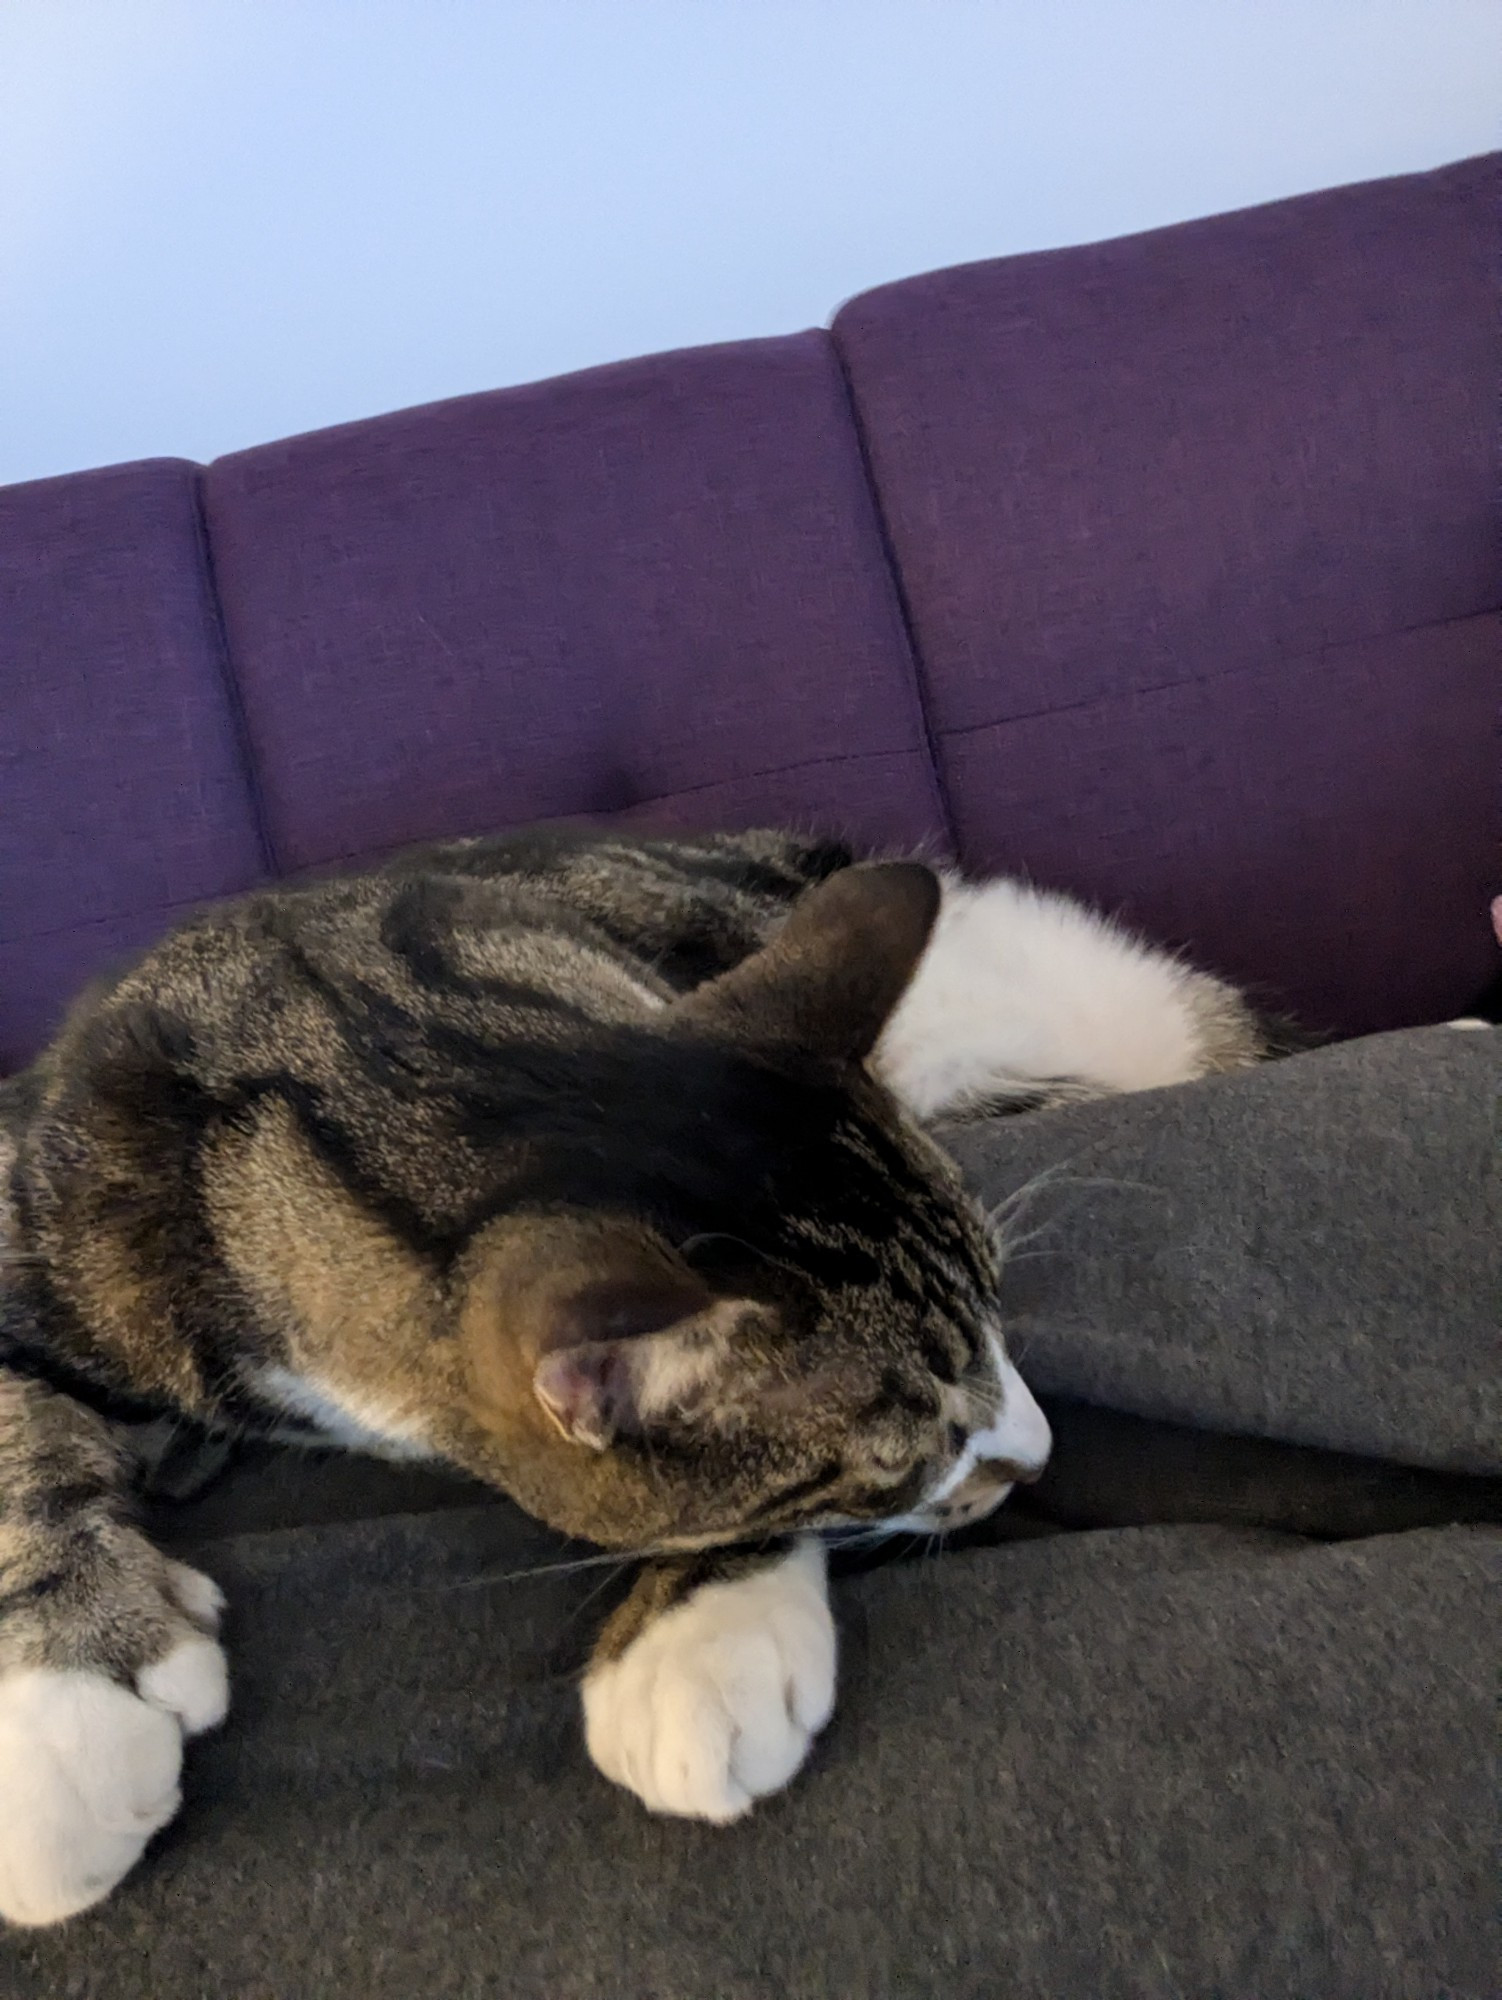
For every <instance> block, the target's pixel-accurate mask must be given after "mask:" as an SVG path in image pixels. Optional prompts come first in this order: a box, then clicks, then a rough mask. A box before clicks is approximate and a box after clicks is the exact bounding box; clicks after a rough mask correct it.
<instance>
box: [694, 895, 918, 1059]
mask: <svg viewBox="0 0 1502 2000" xmlns="http://www.w3.org/2000/svg"><path fill="white" fill-rule="evenodd" d="M938 914H939V884H938V879H937V877H936V876H935V875H934V873H933V871H932V869H929V868H925V867H923V866H922V865H921V863H919V862H915V861H900V862H899V861H892V862H867V863H863V864H861V865H859V866H857V867H854V868H844V869H841V870H840V872H839V873H838V874H836V875H831V876H830V877H829V878H828V880H827V881H824V882H821V883H819V884H818V886H817V887H816V888H812V889H809V890H808V891H807V892H806V893H805V894H804V895H803V896H802V897H800V898H799V900H798V902H796V903H795V904H794V905H793V909H792V912H791V914H790V915H789V916H788V918H787V921H786V922H785V923H784V924H783V926H782V929H781V930H780V931H778V933H777V935H776V936H775V937H774V938H773V939H772V941H771V943H770V944H767V945H765V946H763V948H762V949H761V950H760V951H758V952H753V954H752V955H751V957H750V958H748V959H745V960H743V961H742V963H741V964H739V965H738V966H736V967H735V968H734V970H733V971H730V972H727V973H723V974H722V975H721V976H720V977H719V978H718V979H712V980H710V981H708V982H707V983H706V984H705V985H703V986H700V987H696V988H695V990H694V991H693V992H692V993H690V994H689V995H687V997H686V998H684V999H683V1000H681V1001H680V1002H679V1003H678V1005H677V1006H676V1008H675V1009H674V1010H673V1013H674V1017H675V1018H676V1019H677V1020H678V1021H681V1022H684V1023H689V1024H694V1025H702V1026H704V1027H707V1028H710V1029H712V1030H714V1031H715V1032H718V1033H723V1034H729V1035H732V1036H734V1037H735V1038H736V1039H737V1040H744V1041H747V1042H750V1043H753V1044H761V1045H771V1046H782V1047H792V1048H798V1049H802V1050H806V1051H807V1052H808V1053H810V1054H813V1055H820V1056H827V1057H831V1058H835V1059H842V1060H846V1061H851V1062H860V1061H862V1060H863V1059H864V1058H865V1057H866V1056H868V1055H869V1054H870V1052H871V1050H872V1049H873V1048H874V1047H875V1045H876V1041H877V1038H878V1036H879V1035H880V1034H881V1031H882V1029H883V1028H884V1027H885V1026H886V1023H887V1019H888V1016H889V1015H890V1014H891V1012H892V1010H893V1008H894V1007H895V1006H896V1005H897V1002H898V1001H899V1000H900V999H901V998H902V995H903V992H904V990H905V989H906V987H907V984H908V981H909V980H910V979H911V978H912V976H913V973H914V972H915V971H916V970H917V966H918V961H919V959H920V958H921V957H922V956H923V951H924V948H925V946H926V945H927V943H928V940H929V936H930V934H931V932H932V930H933V927H934V922H935V920H936V919H937V917H938Z"/></svg>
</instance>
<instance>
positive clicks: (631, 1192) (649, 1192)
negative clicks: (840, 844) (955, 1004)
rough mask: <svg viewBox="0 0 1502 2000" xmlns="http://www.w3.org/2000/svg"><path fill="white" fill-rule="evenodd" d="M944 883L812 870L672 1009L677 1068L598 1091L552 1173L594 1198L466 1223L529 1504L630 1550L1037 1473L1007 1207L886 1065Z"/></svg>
mask: <svg viewBox="0 0 1502 2000" xmlns="http://www.w3.org/2000/svg"><path fill="white" fill-rule="evenodd" d="M935 903H936V889H935V885H934V882H933V878H932V876H931V875H929V874H928V872H927V871H926V870H924V869H921V868H906V867H904V868H872V869H853V870H850V871H848V872H846V873H843V874H841V875H838V876H836V877H834V878H833V879H832V880H831V881H830V882H828V883H826V884H825V885H823V886H822V887H821V888H819V889H817V890H815V891H813V892H811V893H810V894H809V895H808V896H807V897H805V899H804V900H803V902H802V903H800V904H799V906H798V907H797V909H796V910H795V912H794V914H793V916H792V917H791V918H790V919H789V921H788V923H787V924H786V925H785V926H784V928H783V930H782V931H781V932H780V933H779V935H778V937H777V938H776V940H775V941H774V942H773V944H771V945H770V946H768V947H767V948H766V949H764V950H763V951H762V952H760V953H758V954H756V955H755V956H754V957H753V958H751V959H749V960H747V961H746V962H745V963H744V964H743V965H741V966H740V967H738V968H737V969H736V970H735V971H734V972H732V973H730V974H727V975H725V976H724V977H723V978H721V979H718V980H715V981H713V982H711V983H710V984H709V985H708V986H705V987H701V988H699V989H697V991H696V992H695V993H694V994H692V995H691V996H689V998H688V999H687V1000H684V1001H682V1002H680V1003H679V1004H678V1005H677V1006H675V1007H673V1008H671V1009H669V1010H668V1012H667V1014H666V1015H665V1016H664V1019H663V1022H662V1026H661V1040H662V1042H663V1046H664V1048H665V1050H666V1051H667V1055H668V1059H667V1060H666V1061H664V1062H663V1064H662V1065H661V1066H660V1070H658V1069H655V1068H654V1069H653V1071H652V1074H654V1075H658V1074H660V1076H661V1078H662V1079H663V1081H662V1084H661V1087H659V1088H657V1089H655V1090H653V1091H652V1092H651V1093H650V1095H649V1096H646V1095H644V1094H643V1091H642V1079H641V1076H640V1075H639V1074H638V1073H636V1072H634V1071H633V1072H630V1073H627V1074H625V1075H624V1076H623V1079H622V1082H621V1086H620V1088H621V1092H622V1096H623V1101H622V1102H619V1103H617V1104H608V1103H606V1104H599V1105H597V1106H596V1109H597V1110H600V1111H603V1112H604V1113H605V1116H604V1118H603V1120H602V1121H601V1122H600V1124H599V1126H598V1127H597V1128H595V1129H594V1131H593V1132H592V1134H591V1137H590V1141H589V1146H588V1154H589V1157H588V1159H587V1161H586V1160H584V1159H583V1158H581V1159H580V1160H578V1161H577V1162H576V1163H575V1165H574V1166H573V1167H572V1168H568V1167H566V1166H565V1167H555V1181H556V1184H557V1185H558V1186H559V1187H576V1186H578V1185H579V1184H580V1183H581V1181H588V1182H589V1183H590V1185H591V1187H592V1189H593V1190H594V1191H595V1192H596V1196H597V1198H596V1200H595V1202H593V1203H592V1204H591V1206H590V1208H589V1209H588V1210H584V1209H582V1208H580V1207H578V1206H577V1205H574V1204H565V1203H562V1202H558V1203H554V1204H550V1205H549V1206H548V1207H547V1208H546V1209H544V1210H540V1211H537V1212H533V1213H526V1212H522V1213H516V1212H511V1213H508V1214H507V1215H506V1216H505V1217H504V1218H502V1219H501V1220H499V1221H497V1222H496V1223H494V1224H492V1225H491V1226H490V1228H489V1229H487V1230H486V1231H484V1232H482V1234H481V1236H480V1237H479V1238H477V1240H476V1241H475V1243H474V1244H473V1245H472V1246H471V1248H470V1251H469V1253H468V1256H467V1258H466V1261H465V1269H464V1272H463V1276H462V1283H463V1286H464V1306H463V1311H462V1329H463V1330H462V1342H463V1346H464V1351H465V1355H466V1364H467V1368H468V1372H469V1382H470V1387H471V1394H472V1398H473V1410H474V1413H475V1416H476V1420H477V1422H478V1423H479V1425H480V1426H481V1427H482V1428H483V1429H484V1430H485V1432H486V1433H487V1435H488V1436H489V1437H491V1438H493V1439H498V1440H501V1441H502V1442H503V1447H504V1450H505V1453H506V1460H507V1476H506V1483H507V1484H508V1485H509V1486H510V1487H511V1490H512V1491H513V1492H515V1493H516V1496H517V1497H518V1498H519V1499H520V1500H522V1502H523V1504H525V1505H527V1506H528V1507H530V1508H531V1509H532V1510H533V1511H534V1512H536V1513H538V1514H540V1515H542V1516H543V1517H544V1518H546V1519H548V1520H550V1521H551V1522H553V1523H554V1524H555V1525H557V1526H559V1527H562V1528H564V1529H566V1530H567V1531H569V1532H571V1533H574V1534H578V1535H582V1536H585V1537H587V1538H589V1539H591V1540H594V1541H597V1542H600V1543H604V1544H606V1545H613V1546H622V1547H624V1546H631V1547H645V1546H659V1547H660V1546H678V1547H692V1546H695V1545H698V1544H703V1543H707V1542H712V1541H718V1540H724V1539H727V1538H732V1537H736V1536H743V1535H747V1534H772V1533H777V1532H781V1531H784V1530H787V1529H790V1528H793V1527H799V1526H806V1525H817V1526H835V1525H842V1524H849V1523H876V1522H889V1523H892V1524H894V1525H901V1526H906V1527H916V1528H929V1527H931V1528H941V1527H953V1526H959V1525H963V1524H964V1523H966V1522H968V1521H972V1520H975V1519H978V1518H980V1517H981V1515H983V1514H985V1513H988V1512H990V1511H991V1509H992V1508H993V1507H994V1506H996V1505H997V1504H998V1503H999V1501H1000V1500H1001V1499H1003V1498H1004V1497H1005V1495H1006V1493H1007V1492H1008V1491H1009V1490H1010V1488H1011V1485H1012V1483H1013V1482H1014V1481H1016V1480H1017V1479H1026V1478H1032V1477H1035V1476H1036V1475H1037V1473H1038V1472H1039V1471H1040V1470H1041V1469H1042V1466H1043V1463H1044V1461H1045V1460H1046V1458H1047V1454H1048V1449H1049V1442H1050V1440H1049V1434H1048V1426H1047V1423H1046V1421H1045V1420H1044V1418H1043V1416H1042V1414H1041V1412H1040V1411H1039V1410H1038V1407H1037V1405H1036V1403H1035V1402H1034V1401H1033V1399H1032V1397H1031V1396H1030V1395H1029V1393H1028V1391H1027V1390H1026V1388H1025V1387H1024V1385H1023V1384H1022V1382H1021V1380H1020V1378H1019V1377H1018V1375H1017V1373H1016V1370H1015V1369H1014V1368H1012V1366H1011V1365H1010V1363H1009V1362H1008V1361H1007V1360H1006V1357H1005V1353H1004V1350H1003V1347H1002V1343H1001V1338H1000V1332H999V1327H998V1324H997V1318H996V1306H995V1298H996V1287H997V1278H998V1270H997V1260H996V1254H995V1250H994V1247H993V1244H992V1242H991V1239H990V1236H989V1233H988V1231H987V1229H986V1226H985V1223H984V1219H983V1218H982V1217H981V1215H980V1214H979V1212H978V1211H977V1209H976V1207H975V1205H974V1204H973V1203H972V1202H971V1201H970V1199H969V1198H968V1196H967V1195H966V1193H965V1191H964V1189H963V1187H962V1186H961V1184H960V1181H959V1178H958V1175H957V1174H956V1172H955V1169H954V1168H953V1166H952V1165H951V1164H950V1162H949V1161H948V1159H947V1158H946V1157H945V1156H944V1155H943V1154H942V1153H941V1152H940V1151H939V1150H938V1149H937V1148H936V1147H934V1146H933V1145H932V1144H931V1143H930V1142H929V1141H928V1140H927V1139H926V1137H924V1135H923V1134H921V1133H920V1132H918V1131H917V1130H916V1129H915V1128H913V1127H912V1126H911V1125H909V1124H908V1123H907V1121H906V1120H905V1119H904V1118H903V1117H902V1115H901V1114H900V1112H899V1111H898V1110H897V1107H896V1105H895V1103H894V1102H893V1101H892V1099H891V1098H890V1097H889V1096H888V1095H887V1093H886V1092H885V1091H883V1090H882V1089H880V1088H879V1087H878V1086H877V1085H876V1084H875V1083H874V1082H873V1081H872V1080H871V1078H870V1077H869V1076H868V1075H867V1073H866V1070H865V1068H864V1058H865V1056H866V1055H867V1054H868V1053H869V1050H870V1048H871V1047H872V1046H873V1045H874V1042H875V1040H876V1037H877V1035H878V1034H879V1033H880V1029H881V1027H882V1025H883V1023H884V1021H885V1019H886V1017H887V1014H888V1013H889V1012H890V1010H891V1008H892V1006H894V1005H895V1003H896V1001H897V999H898V998H899V997H900V994H901V992H902V989H903V986H904V985H905V983H906V980H907V978H908V977H909V976H910V974H911V971H912V968H913V966H914V965H915V964H916V962H917V958H918V956H919V955H920V954H921V951H922V949H923V945H924V943H925V942H926V939H927V936H928V931H929V928H930V926H931V924H932V921H933V915H934V908H935ZM669 1080H671V1085H670V1082H669ZM601 1131H604V1132H610V1133H616V1134H618V1135H619V1144H620V1153H619V1169H618V1173H617V1176H616V1180H615V1184H614V1185H613V1186H612V1184H611V1178H612V1177H611V1170H610V1165H609V1154H610V1151H611V1148H610V1147H608V1146H604V1145H603V1144H602V1141H601V1139H600V1136H599V1134H600V1132H601ZM644 1160H645V1161H650V1162H652V1163H655V1168H654V1171H651V1172H644V1169H643V1163H644Z"/></svg>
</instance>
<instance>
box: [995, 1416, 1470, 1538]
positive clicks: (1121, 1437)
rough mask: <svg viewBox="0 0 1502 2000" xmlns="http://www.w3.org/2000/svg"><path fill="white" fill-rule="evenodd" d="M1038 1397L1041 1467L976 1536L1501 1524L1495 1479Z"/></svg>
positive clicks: (1374, 1531) (1349, 1533) (1380, 1530)
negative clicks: (1050, 1441) (1149, 1527)
mask: <svg viewBox="0 0 1502 2000" xmlns="http://www.w3.org/2000/svg"><path fill="white" fill-rule="evenodd" d="M1043 1405H1044V1408H1045V1409H1046V1411H1047V1413H1048V1420H1049V1422H1050V1423H1051V1424H1052V1426H1053V1435H1054V1449H1053V1457H1052V1458H1051V1459H1050V1460H1049V1462H1048V1470H1047V1471H1046V1472H1045V1473H1044V1475H1043V1477H1042V1479H1041V1480H1040V1481H1039V1483H1038V1484H1037V1485H1036V1486H1032V1487H1028V1488H1026V1489H1020V1490H1019V1491H1018V1492H1017V1493H1016V1494H1014V1495H1013V1497H1012V1500H1011V1502H1010V1503H1009V1504H1008V1505H1007V1506H1006V1507H1004V1508H1002V1509H1001V1511H1000V1512H999V1513H997V1514H993V1515H992V1517H991V1519H990V1521H988V1522H985V1523H983V1524H982V1528H983V1530H984V1535H983V1538H984V1539H990V1538H992V1537H993V1536H994V1535H996V1534H997V1533H998V1532H1007V1533H1012V1532H1015V1531H1016V1529H1017V1526H1018V1524H1019V1522H1021V1521H1028V1522H1031V1523H1037V1524H1038V1525H1040V1526H1041V1525H1053V1526H1057V1527H1061V1528H1126V1527H1141V1526H1144V1525H1146V1524H1149V1523H1166V1522H1172V1521H1183V1522H1189V1521H1205V1522H1210V1521H1213V1522H1218V1523H1219V1524H1221V1525H1222V1526H1228V1527H1254V1528H1279V1529H1282V1530H1284V1531H1285V1532H1287V1533H1290V1534H1296V1535H1318V1536H1321V1537H1328V1538H1330V1539H1331V1540H1339V1541H1345V1540H1350V1539H1352V1538H1354V1537H1356V1536H1359V1535H1384V1534H1395V1533H1397V1532H1399V1531H1400V1530H1402V1529H1405V1528H1437V1527H1448V1526H1451V1525H1453V1524H1454V1523H1456V1522H1459V1521H1490V1522H1502V1478H1497V1477H1493V1478H1489V1479H1480V1478H1476V1477H1474V1476H1472V1475H1468V1474H1465V1473H1459V1472H1430V1471H1427V1470H1425V1469H1424V1468H1422V1467H1418V1466H1411V1465H1394V1464H1393V1463H1391V1462H1390V1461H1388V1460H1384V1459H1376V1458H1356V1457H1353V1456H1351V1455H1350V1454H1348V1453H1345V1452H1336V1451H1316V1450H1314V1449H1313V1448H1312V1447H1311V1446H1309V1445H1296V1444H1279V1443H1277V1442H1275V1441H1274V1440H1272V1439H1268V1438H1249V1437H1231V1436H1228V1435H1226V1434H1225V1433H1222V1432H1217V1431H1203V1430H1191V1429H1189V1428H1188V1426H1186V1425H1182V1424H1164V1423H1153V1422H1151V1421H1149V1420H1148V1419H1147V1418H1145V1417H1131V1416H1126V1415H1124V1414H1123V1412H1122V1411H1120V1410H1103V1409H1098V1408H1096V1407H1095V1406H1094V1405H1093V1404H1090V1403H1079V1402H1074V1401H1072V1400H1065V1399H1062V1398H1060V1397H1057V1396H1046V1397H1044V1398H1043ZM971 1532H972V1533H974V1532H975V1531H973V1530H972V1531H971Z"/></svg>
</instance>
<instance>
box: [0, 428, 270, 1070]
mask: <svg viewBox="0 0 1502 2000" xmlns="http://www.w3.org/2000/svg"><path fill="white" fill-rule="evenodd" d="M196 478H197V474H196V472H195V471H194V469H193V467H191V466H189V465H183V464H181V463H179V462H177V461H175V460H154V461H150V462H148V463H146V464H142V465H126V466H118V467H115V468H114V469H112V470H110V471H108V472H96V473H89V474H86V475H84V476H82V477H80V478H73V479H49V480H40V481H37V482H35V483H33V484H30V485H25V486H12V487H8V488H4V489H0V633H3V635H4V638H3V646H0V1074H4V1073H5V1071H6V1070H8V1069H12V1068H16V1067H19V1065H20V1064H21V1063H22V1062H24V1061H25V1060H26V1059H28V1058H29V1057H30V1056H31V1055H33V1054H34V1053H35V1051H36V1049H37V1048H38V1047H39V1045H40V1044H41V1042H42V1041H43V1040H44V1039H45V1038H46V1036H47V1035H48V1034H49V1033H50V1032H51V1030H52V1029H53V1028H54V1027H55V1026H56V1023H57V1021H58V1019H59V1018H60V1016H61V1013H62V1009H63V1007H64V1006H65V1004H66V1003H67V1001H68V1000H69V999H70V998H71V997H72V994H73V993H74V991H75V990H76V989H77V987H79V986H80V985H81V984H82V983H83V982H84V980H86V979H87V978H89V977H90V976H91V975H92V974H94V973H96V972H98V971H99V969H100V968H101V966H103V965H105V964H107V963H108V962H109V961H110V960H111V959H112V958H115V957H117V956H119V955H120V954H123V953H126V952H129V951H130V950H132V949H134V948H135V947H136V946H138V945H141V944H143V943H145V942H146V941H147V940H149V939H150V938H152V937H154V936H155V935H156V934H157V933H158V932H160V931H161V930H163V929H164V928H165V927H166V925H167V924H168V922H170V920H171V918H172V916H173V915H174V913H175V912H177V911H180V910H182V909H184V908H185V907H187V906H190V905H192V904H194V903H198V902H202V901H204V900H206V899H208V898H210V897H213V896H218V895H223V894H226V893H228V892H229V891H231V890H235V889H240V888H244V887H247V886H248V885H249V884H250V883H251V882H253V881H255V880H256V879H258V877H259V876H260V874H261V873H262V866H263V857H262V850H261V845H260V841H259V838H258V835H257V832H256V826H255V819H254V814H253V811H252V807H251V802H250V797H249V793H248V790H247V786H246V781H245V772H244V765H243V760H242V757H241V753H240V747H239V744H238V741H237V738H236V733H235V725H234V718H233V712H232V703H231V698H230V695H229V692H228V688H227V684H226V680H225V676H224V666H223V656H222V653H221V650H220V644H219V638H218V630H217V624H216V620H215V614H214V608H213V601H212V595H211V592H210V589H209V585H208V580H207V576H206V572H205V568H204V564H203V560H202V550H201V541H200V533H199V520H198V506H197V498H196V493H195V481H196Z"/></svg>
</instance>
